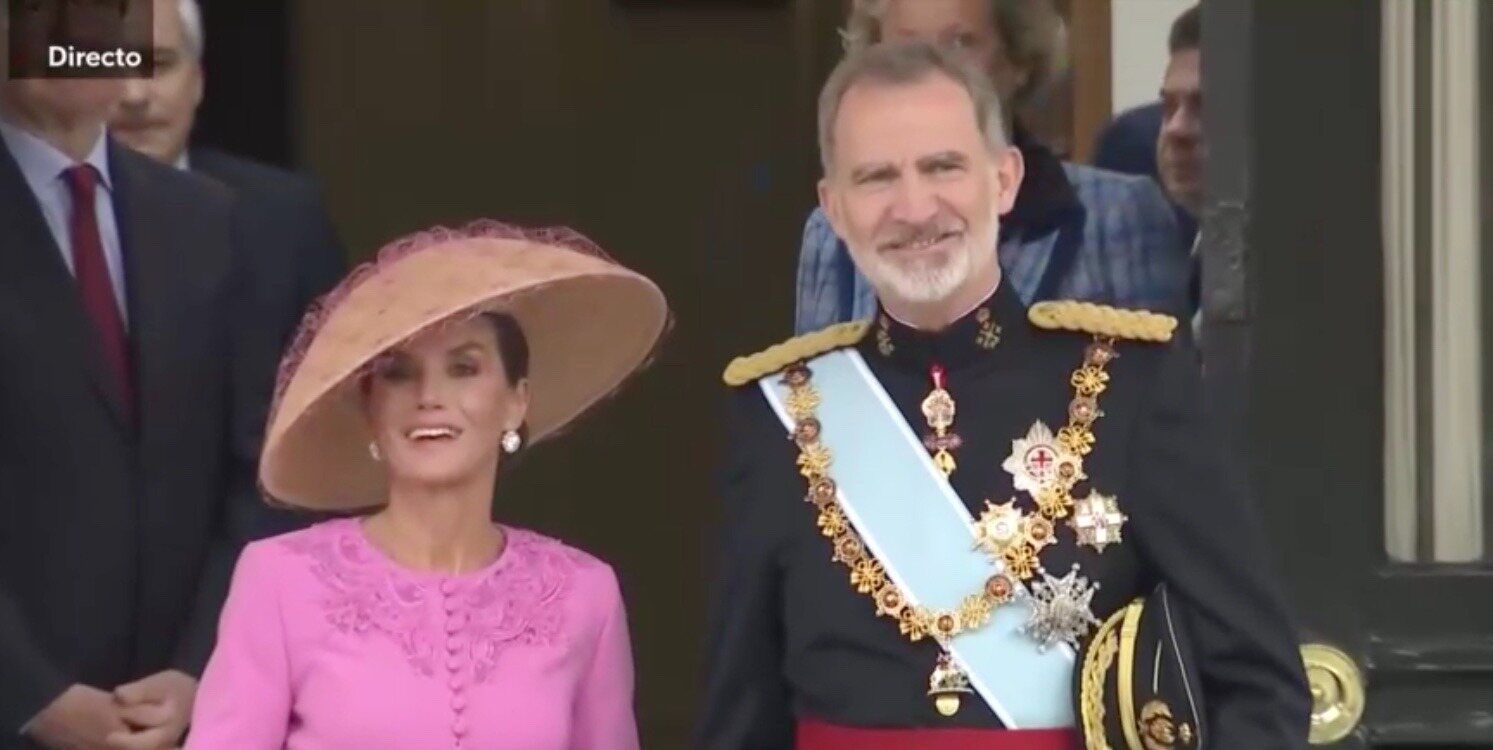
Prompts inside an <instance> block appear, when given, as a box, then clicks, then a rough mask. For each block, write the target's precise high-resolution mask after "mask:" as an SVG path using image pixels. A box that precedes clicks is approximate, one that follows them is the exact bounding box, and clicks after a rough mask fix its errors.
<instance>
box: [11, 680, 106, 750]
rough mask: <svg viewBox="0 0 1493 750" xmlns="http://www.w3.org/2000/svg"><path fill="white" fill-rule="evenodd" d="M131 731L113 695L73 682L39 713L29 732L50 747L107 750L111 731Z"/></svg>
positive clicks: (33, 737)
mask: <svg viewBox="0 0 1493 750" xmlns="http://www.w3.org/2000/svg"><path fill="white" fill-rule="evenodd" d="M128 730H129V726H128V725H126V724H125V723H124V717H123V716H122V715H121V714H120V710H119V706H118V705H117V704H116V703H115V702H114V696H113V695H110V694H109V693H106V692H104V691H102V690H99V689H98V688H91V687H88V686H87V685H73V686H72V687H70V688H68V689H67V690H65V691H63V693H62V695H60V696H58V697H57V699H56V700H54V701H52V704H51V705H49V706H47V707H46V708H45V709H43V710H42V712H41V713H39V714H37V715H36V719H35V720H34V721H33V722H32V724H31V726H30V727H29V728H28V729H27V732H26V733H27V735H29V736H30V737H31V739H33V740H35V741H37V742H38V743H40V744H41V746H42V747H46V748H51V750H106V749H107V748H109V747H110V745H109V737H110V736H111V735H112V734H114V733H115V732H122V731H128Z"/></svg>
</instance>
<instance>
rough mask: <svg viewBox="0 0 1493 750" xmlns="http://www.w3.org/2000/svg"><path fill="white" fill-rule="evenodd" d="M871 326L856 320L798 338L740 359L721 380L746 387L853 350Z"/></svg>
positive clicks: (730, 366) (727, 368)
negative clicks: (799, 365)
mask: <svg viewBox="0 0 1493 750" xmlns="http://www.w3.org/2000/svg"><path fill="white" fill-rule="evenodd" d="M870 326H871V323H870V321H867V320H856V321H851V322H849V323H836V324H834V325H832V326H830V327H828V328H825V329H823V330H819V331H814V332H813V333H806V334H804V335H802V336H795V337H793V338H791V339H788V340H787V341H784V342H782V343H780V344H774V345H772V346H769V347H767V348H766V349H763V350H762V351H760V352H757V353H756V354H751V355H747V356H745V357H737V358H736V359H734V360H732V361H731V364H729V365H727V366H726V372H725V373H724V374H723V375H722V379H723V380H725V381H726V385H729V386H733V387H735V386H738V385H746V384H747V383H750V382H753V381H755V380H757V379H759V378H763V377H766V376H768V375H771V374H773V373H775V372H779V371H781V370H783V369H784V368H786V367H787V366H788V365H791V364H793V363H794V362H802V361H804V360H809V359H813V358H815V357H817V356H819V355H821V354H824V353H825V352H829V351H833V350H835V349H843V348H845V347H847V346H852V345H854V344H855V343H856V342H858V341H860V340H861V338H862V337H864V336H865V335H866V329H867V328H869V327H870Z"/></svg>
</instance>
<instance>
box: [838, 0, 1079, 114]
mask: <svg viewBox="0 0 1493 750" xmlns="http://www.w3.org/2000/svg"><path fill="white" fill-rule="evenodd" d="M887 2H888V0H851V4H850V17H849V18H848V19H846V21H845V28H844V29H843V30H842V31H841V32H840V36H841V38H842V39H843V40H844V42H845V51H846V52H847V53H851V52H855V51H858V50H861V49H864V48H866V47H868V46H870V45H872V44H875V43H876V42H878V41H880V40H881V16H882V14H883V13H885V12H886V6H887ZM987 2H989V3H990V20H991V23H993V24H994V26H995V31H996V34H997V35H998V36H999V37H1000V40H1001V47H1002V49H1003V51H1004V53H1005V55H1006V58H1007V59H1009V60H1010V61H1011V63H1012V64H1013V65H1015V66H1016V67H1017V68H1019V69H1021V70H1023V71H1025V72H1026V74H1027V75H1026V81H1025V82H1024V83H1023V84H1022V85H1021V86H1020V87H1019V88H1017V89H1016V91H1015V92H1014V93H1013V94H1012V96H1011V98H1012V100H1013V101H1011V102H1010V104H1012V105H1015V106H1020V105H1024V104H1026V103H1028V102H1030V101H1031V100H1032V99H1033V98H1034V97H1035V96H1036V95H1037V94H1038V93H1040V92H1041V91H1042V90H1043V89H1045V88H1046V87H1047V86H1048V85H1049V84H1051V83H1052V82H1053V81H1055V80H1057V79H1058V78H1060V77H1061V76H1062V75H1063V73H1064V72H1065V71H1066V70H1067V68H1068V25H1067V23H1066V22H1064V21H1063V17H1062V15H1060V14H1059V13H1058V11H1057V8H1056V7H1054V6H1053V4H1052V1H1051V0H987Z"/></svg>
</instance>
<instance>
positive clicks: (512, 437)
mask: <svg viewBox="0 0 1493 750" xmlns="http://www.w3.org/2000/svg"><path fill="white" fill-rule="evenodd" d="M523 444H524V439H523V438H522V437H520V436H519V434H518V430H508V431H507V432H504V433H503V452H504V453H517V452H518V449H519V448H522V447H523Z"/></svg>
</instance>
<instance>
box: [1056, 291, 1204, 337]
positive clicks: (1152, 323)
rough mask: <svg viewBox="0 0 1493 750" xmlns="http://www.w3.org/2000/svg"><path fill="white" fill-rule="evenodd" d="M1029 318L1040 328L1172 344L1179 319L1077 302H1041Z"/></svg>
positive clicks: (1147, 312)
mask: <svg viewBox="0 0 1493 750" xmlns="http://www.w3.org/2000/svg"><path fill="white" fill-rule="evenodd" d="M1027 318H1028V319H1029V320H1031V321H1032V325H1034V326H1036V327H1038V328H1046V329H1048V330H1052V331H1076V332H1078V333H1090V334H1093V335H1095V336H1109V337H1111V338H1116V339H1130V340H1134V341H1156V342H1166V341H1171V340H1172V332H1173V331H1175V330H1176V329H1177V319H1176V318H1174V317H1172V316H1170V315H1162V314H1161V313H1154V312H1149V311H1146V310H1122V309H1120V308H1117V307H1110V306H1108V305H1098V304H1094V303H1093V302H1078V301H1075V300H1055V301H1051V302H1038V303H1037V304H1035V305H1032V307H1031V309H1030V310H1028V311H1027Z"/></svg>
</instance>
